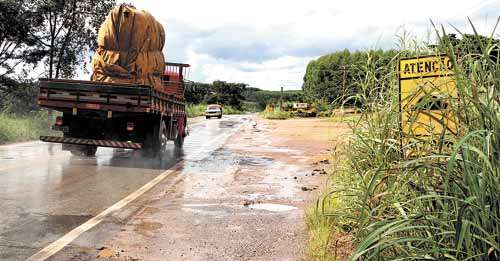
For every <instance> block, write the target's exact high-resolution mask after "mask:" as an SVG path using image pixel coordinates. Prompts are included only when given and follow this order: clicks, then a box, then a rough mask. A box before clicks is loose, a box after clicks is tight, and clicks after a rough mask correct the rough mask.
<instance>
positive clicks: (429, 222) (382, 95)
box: [308, 24, 500, 260]
mask: <svg viewBox="0 0 500 261" xmlns="http://www.w3.org/2000/svg"><path fill="white" fill-rule="evenodd" d="M471 27H472V28H473V31H475V29H474V26H473V25H472V24H471ZM458 33H459V37H460V38H461V39H464V40H462V41H461V42H460V45H457V44H456V39H453V38H451V37H449V35H448V34H447V33H446V31H444V30H443V29H442V28H440V29H437V30H436V34H437V36H438V37H437V38H438V44H437V45H435V46H426V45H422V44H415V43H413V44H405V45H402V49H401V52H400V53H399V54H398V55H397V56H396V57H394V59H393V60H392V62H391V63H389V64H385V65H381V64H372V62H371V61H370V59H368V60H367V61H366V64H365V65H362V66H363V68H364V69H363V70H364V72H365V73H364V76H363V77H361V78H360V79H359V81H358V84H359V85H360V86H359V88H360V90H362V91H361V92H360V93H358V94H356V95H355V96H352V97H351V99H355V100H356V102H357V104H361V106H360V110H361V111H362V113H361V115H360V117H359V119H358V120H357V121H356V122H355V123H353V124H352V127H353V137H352V139H350V140H349V141H347V145H346V149H344V151H343V157H342V158H343V159H342V160H340V161H339V162H337V164H339V167H337V168H336V170H335V172H332V173H331V177H330V182H329V184H330V186H329V187H330V191H329V192H327V193H325V194H324V195H323V196H322V197H321V199H320V200H318V204H317V206H316V211H314V212H312V213H315V215H308V219H317V220H322V222H324V220H327V221H328V222H327V223H326V224H323V223H319V222H318V221H315V222H313V221H312V220H310V221H308V223H309V224H312V225H314V224H316V225H314V226H312V227H313V228H317V227H320V228H322V227H329V228H330V230H331V232H332V233H338V232H339V231H340V232H347V233H349V234H350V235H351V236H352V242H353V244H354V248H353V250H352V253H351V255H350V259H351V260H411V259H430V260H499V259H500V247H499V246H500V180H499V178H500V175H499V174H500V164H499V159H500V120H499V119H500V117H499V116H500V65H499V62H498V57H497V59H492V57H491V56H490V53H489V52H488V50H491V48H493V47H494V45H495V44H499V41H498V40H497V39H493V38H492V37H484V36H480V35H479V34H477V33H474V34H472V35H470V34H469V35H465V34H462V33H461V32H458ZM492 35H496V34H495V33H493V34H492ZM478 43H479V44H478ZM408 46H414V48H413V49H407V48H408ZM442 53H445V54H447V55H448V56H449V57H450V58H451V60H452V61H453V63H454V78H455V81H456V84H457V91H458V96H459V97H460V98H459V99H458V100H455V101H454V104H452V106H451V109H452V110H453V113H454V114H455V115H458V117H459V122H460V127H459V132H458V133H455V134H454V136H453V137H452V141H453V142H452V144H451V145H449V146H447V147H445V146H444V145H443V143H442V142H439V141H440V138H442V137H439V136H437V137H432V138H431V139H421V138H419V137H410V138H413V139H415V140H418V142H419V144H418V147H419V148H420V149H422V150H423V153H418V154H414V155H413V156H412V157H408V155H406V154H404V153H403V151H401V148H402V149H403V150H408V149H410V147H411V146H412V145H404V146H403V147H400V144H399V141H400V133H399V117H400V115H399V105H398V102H399V100H398V78H397V76H398V74H397V64H398V59H399V58H400V57H406V56H414V55H424V54H442ZM381 66H385V67H386V68H384V69H382V68H381ZM387 68H392V71H391V70H389V71H391V72H390V73H386V74H381V73H379V72H381V71H384V72H387V71H388V70H387ZM319 217H321V219H320V218H319ZM317 224H321V226H318V225H317ZM319 238H321V237H319ZM321 240H322V241H323V242H325V240H324V237H322V239H321ZM333 241H334V239H330V240H328V242H326V243H323V244H329V245H328V246H325V247H323V248H320V247H315V249H324V251H328V252H329V253H328V254H321V255H319V254H318V255H316V257H318V256H319V257H327V258H326V259H334V258H331V257H332V256H333V255H332V253H334V252H335V251H336V250H335V246H334V245H332V242H333ZM316 257H315V258H313V259H322V258H316ZM329 257H330V258H329Z"/></svg>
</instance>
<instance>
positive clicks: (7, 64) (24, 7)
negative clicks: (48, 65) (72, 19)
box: [0, 0, 43, 82]
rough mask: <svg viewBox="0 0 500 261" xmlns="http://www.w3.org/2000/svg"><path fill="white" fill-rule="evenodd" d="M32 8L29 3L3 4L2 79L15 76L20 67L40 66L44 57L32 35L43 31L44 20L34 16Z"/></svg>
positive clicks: (8, 1) (10, 1)
mask: <svg viewBox="0 0 500 261" xmlns="http://www.w3.org/2000/svg"><path fill="white" fill-rule="evenodd" d="M29 5H30V4H28V3H27V1H19V0H18V1H13V0H6V1H0V10H2V12H0V69H2V71H0V76H2V77H5V76H6V75H8V74H11V73H12V72H13V71H14V69H15V68H16V67H17V66H18V65H19V64H22V63H27V64H36V63H37V62H39V61H40V60H41V59H42V57H43V52H40V51H39V50H38V49H37V48H36V44H37V41H36V39H35V38H34V37H33V34H32V33H33V32H35V31H37V30H39V29H40V28H41V24H42V19H43V17H42V16H40V15H38V14H37V13H36V12H33V11H32V10H31V8H30V6H29ZM6 81H8V80H6ZM2 82H3V81H2Z"/></svg>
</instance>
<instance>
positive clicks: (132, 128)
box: [127, 122, 135, 131]
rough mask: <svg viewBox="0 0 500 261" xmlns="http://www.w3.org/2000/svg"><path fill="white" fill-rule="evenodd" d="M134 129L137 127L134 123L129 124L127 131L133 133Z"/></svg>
mask: <svg viewBox="0 0 500 261" xmlns="http://www.w3.org/2000/svg"><path fill="white" fill-rule="evenodd" d="M134 127H135V125H134V123H133V122H127V131H133V130H134Z"/></svg>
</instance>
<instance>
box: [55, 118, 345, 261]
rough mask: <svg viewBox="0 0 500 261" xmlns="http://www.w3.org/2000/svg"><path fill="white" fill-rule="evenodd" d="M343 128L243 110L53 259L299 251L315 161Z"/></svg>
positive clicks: (316, 187) (317, 182)
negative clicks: (228, 128) (208, 146)
mask: <svg viewBox="0 0 500 261" xmlns="http://www.w3.org/2000/svg"><path fill="white" fill-rule="evenodd" d="M347 132H348V129H347V126H346V125H345V124H344V123H338V122H333V121H331V120H328V119H290V120H284V121H279V120H278V121H270V120H265V119H261V118H254V117H253V116H252V117H251V121H249V122H248V123H247V124H244V125H243V126H242V127H241V129H240V130H239V131H238V132H236V133H235V134H234V135H232V136H231V137H230V138H229V139H228V140H227V142H226V143H225V144H224V145H222V146H221V147H220V148H219V149H217V150H216V151H215V152H214V153H212V155H211V156H210V157H208V158H204V159H200V160H196V161H190V162H186V163H185V164H184V165H183V166H181V167H179V169H178V171H177V172H176V174H175V175H174V176H172V177H171V178H168V179H167V180H165V181H164V182H162V183H160V184H158V185H157V186H156V187H155V188H154V189H153V190H151V191H150V192H148V193H146V194H145V196H144V197H143V198H142V199H140V200H138V201H137V202H134V203H133V204H132V206H130V207H129V212H128V213H125V214H121V216H120V215H115V216H114V217H113V220H112V221H110V222H107V224H105V225H104V226H102V227H101V228H99V229H96V230H107V232H106V233H104V234H105V235H102V234H103V232H98V231H94V232H93V235H92V236H87V239H86V241H92V242H94V245H92V244H90V245H89V244H88V243H87V245H88V247H82V245H85V243H81V242H83V241H85V240H84V239H80V241H81V242H80V243H79V242H75V243H74V244H72V247H73V251H66V253H65V254H60V255H58V256H55V257H53V260H57V259H59V258H63V257H64V258H68V257H73V258H77V257H78V258H80V259H86V258H82V257H83V256H87V257H89V256H90V257H94V258H97V259H112V260H115V259H118V260H301V259H304V256H305V248H306V246H307V242H308V233H307V228H306V225H305V219H304V209H305V207H306V206H308V204H311V203H312V202H314V200H315V199H316V198H317V195H318V193H319V191H321V189H322V186H323V184H324V183H325V179H326V175H325V172H324V171H323V169H324V168H326V167H327V166H325V162H322V160H323V159H325V158H326V156H327V155H328V153H329V152H330V150H331V149H332V146H333V143H334V142H335V141H336V140H337V139H340V138H342V136H343V135H344V134H345V133H347ZM121 217H123V218H121ZM91 234H92V233H91ZM91 237H93V238H98V239H92V240H88V238H91ZM77 246H78V247H77ZM70 248H71V247H70ZM83 253H86V255H83ZM68 255H70V256H68ZM71 255H72V256H71ZM94 258H91V259H94Z"/></svg>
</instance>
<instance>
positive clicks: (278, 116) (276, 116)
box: [260, 110, 293, 120]
mask: <svg viewBox="0 0 500 261" xmlns="http://www.w3.org/2000/svg"><path fill="white" fill-rule="evenodd" d="M260 115H261V116H262V117H263V118H265V119H269V120H286V119H289V118H293V114H292V113H291V112H288V111H279V110H276V111H271V112H268V111H264V112H261V113H260Z"/></svg>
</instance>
